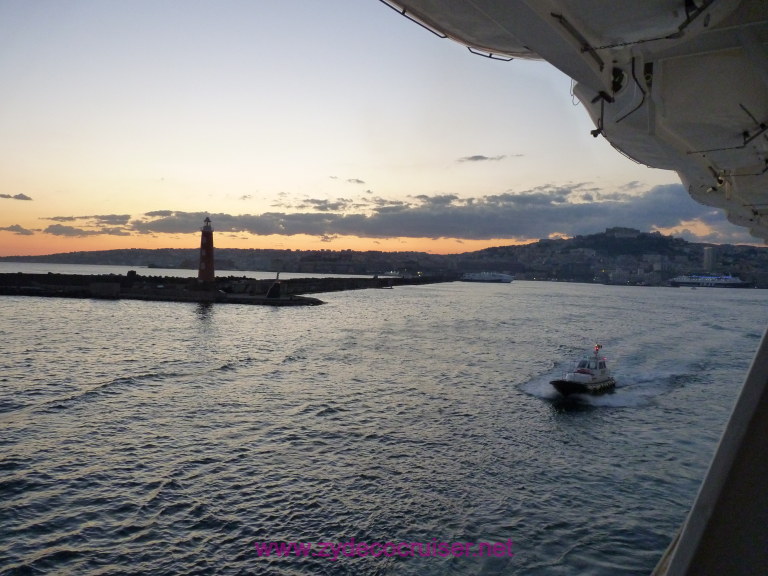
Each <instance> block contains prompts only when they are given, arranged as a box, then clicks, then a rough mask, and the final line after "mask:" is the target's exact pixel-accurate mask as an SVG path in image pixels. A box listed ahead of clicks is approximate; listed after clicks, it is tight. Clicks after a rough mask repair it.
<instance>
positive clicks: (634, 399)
mask: <svg viewBox="0 0 768 576" xmlns="http://www.w3.org/2000/svg"><path fill="white" fill-rule="evenodd" d="M561 375H562V370H559V369H558V370H557V371H553V372H549V373H547V374H543V375H540V376H537V377H536V378H534V379H531V380H529V381H528V382H524V383H523V384H521V385H520V386H519V389H520V390H521V391H522V392H524V393H525V394H529V395H531V396H534V397H536V398H540V399H542V400H545V401H548V402H552V403H556V404H561V403H563V401H564V400H567V402H568V403H574V404H582V405H589V406H603V407H610V408H636V407H642V406H649V405H651V404H653V403H654V402H655V399H656V398H657V397H659V396H662V395H664V394H668V393H670V392H671V391H673V390H675V389H676V388H678V387H680V386H683V385H685V384H686V383H689V382H692V381H694V380H695V376H694V375H692V374H680V373H674V372H648V373H644V374H640V375H637V374H636V375H634V376H625V375H623V374H621V373H616V374H615V377H616V387H615V388H614V389H613V390H611V391H609V392H606V393H604V394H600V395H594V394H571V395H570V396H568V398H567V399H566V398H563V396H562V395H561V394H559V393H558V392H557V390H555V389H554V388H553V387H552V385H551V384H550V382H551V381H552V380H554V379H556V378H559V377H561Z"/></svg>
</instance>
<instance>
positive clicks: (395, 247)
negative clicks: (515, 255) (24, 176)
mask: <svg viewBox="0 0 768 576" xmlns="http://www.w3.org/2000/svg"><path fill="white" fill-rule="evenodd" d="M535 241H536V240H522V239H517V238H494V239H490V240H465V239H460V238H437V239H435V238H359V237H356V236H337V237H333V238H322V237H319V236H308V235H296V236H277V235H272V236H253V235H247V234H236V233H229V232H216V229H215V227H214V239H213V242H214V247H215V248H244V249H264V250H302V251H307V250H331V251H339V250H353V251H358V252H365V251H369V250H371V251H381V252H426V253H428V254H461V253H463V252H475V251H477V250H483V249H484V248H492V247H496V246H513V245H515V246H516V245H522V244H530V243H531V242H535ZM199 247H200V232H199V231H195V232H194V233H190V234H146V235H131V236H109V235H94V236H83V237H62V236H52V235H50V234H40V233H37V234H33V235H30V236H23V235H18V234H14V233H11V232H0V256H45V255H48V254H60V253H67V252H93V251H99V250H120V249H131V248H137V249H148V250H154V249H162V248H199Z"/></svg>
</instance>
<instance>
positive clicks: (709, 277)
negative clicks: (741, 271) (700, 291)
mask: <svg viewBox="0 0 768 576" xmlns="http://www.w3.org/2000/svg"><path fill="white" fill-rule="evenodd" d="M669 284H670V286H674V287H681V286H683V287H684V286H689V287H691V288H750V287H751V286H752V284H751V283H750V282H745V281H744V280H742V279H741V278H739V277H738V276H731V275H730V274H722V275H720V274H685V275H683V276H675V277H674V278H672V279H671V280H670V281H669Z"/></svg>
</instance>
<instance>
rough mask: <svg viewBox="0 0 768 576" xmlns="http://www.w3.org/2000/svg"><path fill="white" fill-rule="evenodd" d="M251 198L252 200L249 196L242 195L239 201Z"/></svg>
mask: <svg viewBox="0 0 768 576" xmlns="http://www.w3.org/2000/svg"><path fill="white" fill-rule="evenodd" d="M251 198H253V196H251V195H250V194H243V195H242V196H240V200H250V199H251Z"/></svg>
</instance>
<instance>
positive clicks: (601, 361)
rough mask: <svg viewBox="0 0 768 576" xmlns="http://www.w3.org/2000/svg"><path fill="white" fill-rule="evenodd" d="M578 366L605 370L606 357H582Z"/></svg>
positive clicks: (585, 368) (586, 368)
mask: <svg viewBox="0 0 768 576" xmlns="http://www.w3.org/2000/svg"><path fill="white" fill-rule="evenodd" d="M576 368H581V369H584V370H605V368H606V366H605V358H582V359H581V361H580V362H579V364H578V366H576Z"/></svg>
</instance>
